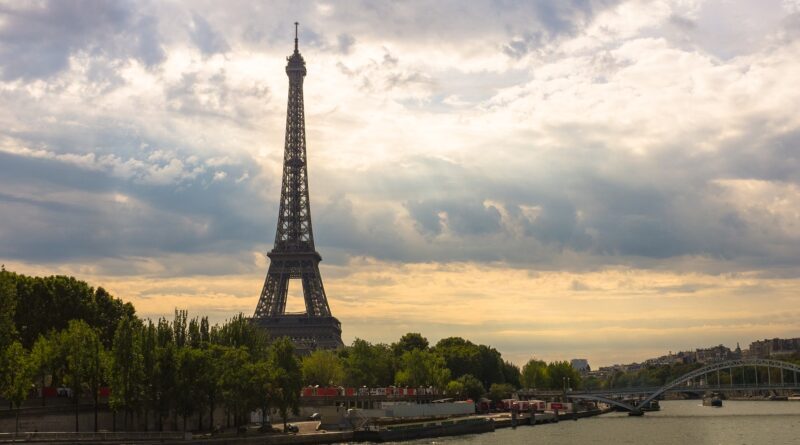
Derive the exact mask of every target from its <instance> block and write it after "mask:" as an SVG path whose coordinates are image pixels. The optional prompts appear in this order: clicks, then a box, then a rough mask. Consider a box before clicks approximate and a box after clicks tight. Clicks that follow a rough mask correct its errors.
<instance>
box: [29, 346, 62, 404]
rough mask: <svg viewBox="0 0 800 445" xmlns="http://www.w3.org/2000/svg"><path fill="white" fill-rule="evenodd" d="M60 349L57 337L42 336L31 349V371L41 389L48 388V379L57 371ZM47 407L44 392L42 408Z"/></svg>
mask: <svg viewBox="0 0 800 445" xmlns="http://www.w3.org/2000/svg"><path fill="white" fill-rule="evenodd" d="M57 348H58V344H57V339H56V338H55V335H52V334H51V335H50V336H47V337H45V336H43V335H40V336H39V338H37V339H36V342H35V343H34V344H33V347H32V348H31V355H30V360H31V371H32V372H33V375H34V376H35V377H36V380H38V382H39V384H40V388H44V387H45V386H47V384H46V383H47V382H46V379H47V377H48V376H51V375H52V374H53V373H55V371H56V350H57ZM44 405H45V394H44V391H42V406H44Z"/></svg>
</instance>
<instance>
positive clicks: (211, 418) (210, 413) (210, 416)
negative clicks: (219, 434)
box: [208, 399, 214, 433]
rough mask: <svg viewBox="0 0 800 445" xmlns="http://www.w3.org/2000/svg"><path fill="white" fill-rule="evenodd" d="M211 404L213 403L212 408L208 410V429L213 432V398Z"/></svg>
mask: <svg viewBox="0 0 800 445" xmlns="http://www.w3.org/2000/svg"><path fill="white" fill-rule="evenodd" d="M210 405H211V409H210V410H209V412H208V417H209V419H208V429H209V430H211V432H212V433H213V432H214V400H213V399H212V400H211V403H210Z"/></svg>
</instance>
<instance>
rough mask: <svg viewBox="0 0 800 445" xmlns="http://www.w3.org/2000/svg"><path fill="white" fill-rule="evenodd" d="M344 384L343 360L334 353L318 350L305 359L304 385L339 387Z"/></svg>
mask: <svg viewBox="0 0 800 445" xmlns="http://www.w3.org/2000/svg"><path fill="white" fill-rule="evenodd" d="M343 382H344V367H343V366H342V359H341V358H339V356H338V355H337V354H336V352H334V351H328V350H324V349H318V350H316V351H314V352H312V353H311V354H309V355H307V356H306V357H304V358H303V383H304V384H306V385H312V386H313V385H320V386H328V385H333V386H339V385H341V384H342V383H343Z"/></svg>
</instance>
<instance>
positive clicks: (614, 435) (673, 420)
mask: <svg viewBox="0 0 800 445" xmlns="http://www.w3.org/2000/svg"><path fill="white" fill-rule="evenodd" d="M406 443H407V444H409V445H423V444H442V445H460V444H469V445H498V444H501V445H515V444H532V443H541V444H560V445H567V444H637V445H673V444H679V445H693V444H715V445H716V444H724V445H730V444H742V445H751V444H776V445H780V444H787V445H788V444H792V445H797V444H800V402H740V401H728V400H726V401H724V406H723V407H722V408H714V407H710V406H702V404H701V401H700V400H681V401H666V402H661V411H658V412H649V413H646V414H645V415H644V416H643V417H629V416H628V415H627V414H626V413H609V414H605V415H603V416H599V417H594V418H589V419H581V420H579V421H577V422H574V421H562V422H560V423H557V424H551V425H537V426H535V427H530V426H526V427H520V428H517V429H516V430H512V429H501V430H497V431H496V432H494V433H487V434H480V435H473V436H462V437H450V438H444V437H443V438H438V439H425V440H418V441H414V442H406Z"/></svg>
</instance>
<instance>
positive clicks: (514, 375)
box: [498, 353, 521, 388]
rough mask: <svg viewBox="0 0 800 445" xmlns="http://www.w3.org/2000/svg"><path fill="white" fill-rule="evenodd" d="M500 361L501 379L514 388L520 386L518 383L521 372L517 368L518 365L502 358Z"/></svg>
mask: <svg viewBox="0 0 800 445" xmlns="http://www.w3.org/2000/svg"><path fill="white" fill-rule="evenodd" d="M498 354H499V353H498ZM502 363H503V364H502V370H503V381H504V382H506V383H508V384H509V385H511V386H513V387H514V388H519V387H520V386H521V385H520V377H521V373H520V370H519V366H517V365H515V364H513V363H511V362H509V361H506V360H502Z"/></svg>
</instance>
